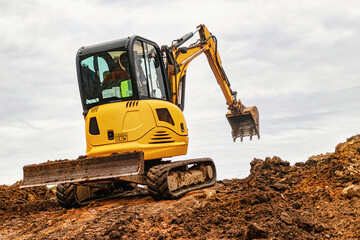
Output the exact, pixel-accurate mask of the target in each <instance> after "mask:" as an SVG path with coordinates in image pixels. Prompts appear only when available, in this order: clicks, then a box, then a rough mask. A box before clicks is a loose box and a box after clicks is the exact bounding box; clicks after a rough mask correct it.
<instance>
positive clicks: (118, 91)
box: [22, 25, 260, 208]
mask: <svg viewBox="0 0 360 240" xmlns="http://www.w3.org/2000/svg"><path fill="white" fill-rule="evenodd" d="M197 32H198V34H199V38H198V40H197V41H196V42H194V43H192V44H190V45H189V46H188V47H181V45H182V44H184V43H185V42H186V41H188V40H189V39H190V38H192V37H193V36H194V34H196V33H197ZM202 53H205V55H206V57H207V60H208V62H209V64H210V67H211V69H212V71H213V73H214V75H215V78H216V80H217V83H218V84H219V86H220V88H221V91H222V93H223V95H224V96H225V99H226V104H227V105H228V112H227V113H226V117H227V119H228V121H229V123H230V126H231V128H232V138H233V141H235V140H236V139H237V138H240V139H241V141H242V140H243V138H244V137H247V136H249V137H250V140H251V139H252V137H253V136H257V137H258V138H260V135H259V114H258V110H257V108H256V106H253V107H245V106H244V105H243V104H242V102H241V101H240V100H239V99H237V98H236V95H237V93H236V92H235V91H233V90H232V89H231V87H230V82H229V80H228V78H227V76H226V74H225V72H224V69H223V67H222V63H221V59H220V56H219V53H218V45H217V39H216V37H215V36H214V35H212V34H211V33H210V32H209V30H208V29H207V28H206V27H205V25H199V26H198V27H197V29H196V31H195V32H190V33H188V34H186V35H184V36H183V37H181V38H179V39H176V40H174V41H173V42H172V43H171V45H170V46H168V45H165V46H162V47H161V48H159V46H158V45H157V44H156V43H154V42H152V41H150V40H148V39H145V38H142V37H140V36H132V37H128V38H123V39H119V40H116V41H111V42H106V43H102V44H97V45H92V46H87V47H82V48H80V49H79V50H78V52H77V55H76V68H77V78H78V84H79V90H80V96H81V101H82V107H83V116H84V119H85V133H86V145H87V146H86V155H85V156H80V157H79V158H78V159H74V160H56V161H48V162H45V163H40V164H32V165H27V166H24V167H23V175H24V177H23V182H22V187H32V186H39V185H57V188H56V195H57V199H58V202H59V204H60V205H61V206H63V207H65V208H72V207H76V206H81V205H86V204H88V203H89V202H91V201H94V200H99V199H106V198H110V197H116V196H126V194H129V193H131V192H133V191H135V190H136V189H137V188H138V186H142V187H143V189H145V190H147V191H148V193H149V194H150V195H151V196H152V197H153V198H155V199H157V200H159V199H176V198H180V197H181V196H183V195H184V194H186V193H187V192H189V191H192V190H196V189H200V188H205V187H209V186H212V185H214V184H215V181H216V169H215V164H214V162H213V160H212V159H210V158H199V159H189V160H182V161H173V162H172V161H169V160H166V161H165V160H163V159H164V158H169V157H174V156H178V155H185V154H186V153H187V148H188V130H187V126H186V122H185V118H184V115H183V113H182V111H183V110H184V103H185V79H186V71H187V68H188V66H189V64H190V62H191V61H192V60H193V59H195V58H196V57H197V56H199V55H201V54H202Z"/></svg>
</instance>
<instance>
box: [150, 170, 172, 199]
mask: <svg viewBox="0 0 360 240" xmlns="http://www.w3.org/2000/svg"><path fill="white" fill-rule="evenodd" d="M169 165H170V164H162V165H158V166H155V167H152V168H150V169H149V172H148V174H147V176H148V178H147V185H148V191H149V194H150V195H151V196H152V197H153V198H154V199H155V200H161V199H171V194H170V196H169V194H167V192H168V191H166V190H167V174H168V168H169Z"/></svg>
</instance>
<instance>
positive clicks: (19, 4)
mask: <svg viewBox="0 0 360 240" xmlns="http://www.w3.org/2000/svg"><path fill="white" fill-rule="evenodd" d="M359 22H360V2H358V1H350V0H349V1H342V2H341V3H340V2H338V1H325V0H322V1H315V2H314V1H301V2H293V1H292V2H291V1H287V0H280V1H265V0H258V1H216V0H213V1H188V0H186V1H161V0H157V1H140V0H139V1H110V0H109V1H99V0H93V1H86V0H80V1H70V0H66V1H60V2H56V3H54V2H51V1H45V0H42V1H2V2H0V29H1V31H0V56H1V57H0V69H1V71H0V132H1V137H0V145H1V146H2V147H1V150H0V166H1V169H3V170H0V183H6V184H10V183H13V182H15V181H16V180H19V179H20V178H21V169H22V166H23V165H25V164H30V163H33V162H41V161H46V160H48V159H58V158H64V157H66V158H71V157H77V156H78V155H81V154H84V153H85V139H84V133H83V119H82V115H81V112H82V110H81V103H80V98H79V96H78V89H77V80H76V71H75V54H76V51H77V50H78V49H79V48H80V47H81V46H82V45H91V44H94V43H99V42H103V41H108V40H113V39H117V38H122V37H126V36H130V35H133V34H138V35H141V36H143V37H147V38H150V39H152V40H153V41H155V42H157V43H158V44H159V45H163V44H170V42H171V41H172V40H173V39H176V38H178V37H180V36H182V35H184V34H185V33H188V32H190V31H194V30H195V27H196V26H197V25H198V24H201V23H204V24H206V25H207V27H208V28H209V29H210V31H211V32H212V33H213V34H214V35H215V36H216V37H217V39H218V43H219V51H220V55H221V58H222V62H223V65H224V69H225V71H226V73H227V75H228V77H229V80H230V81H231V84H232V88H233V90H236V91H237V92H238V97H239V98H241V99H242V101H243V103H244V104H245V105H247V106H251V105H257V107H258V108H259V111H260V129H261V135H262V138H261V140H260V141H258V140H256V139H255V140H253V141H252V142H249V141H248V140H246V141H244V142H243V143H238V142H237V143H232V139H231V134H230V126H229V125H228V123H227V120H226V118H225V116H224V115H225V113H226V111H227V109H226V104H225V99H224V98H223V96H222V94H221V91H220V88H219V87H218V85H217V83H216V80H215V78H214V77H213V75H212V72H211V70H210V68H209V66H208V64H207V62H206V58H205V57H204V56H201V57H199V58H198V59H196V60H194V62H193V63H192V64H191V65H190V66H189V69H188V76H187V92H186V109H185V116H186V120H187V124H188V127H189V130H190V146H189V156H188V157H204V156H210V157H213V158H214V160H215V161H216V164H217V165H218V172H219V177H220V178H232V177H237V176H239V175H240V176H241V177H245V176H246V174H247V173H248V170H249V162H250V161H251V160H252V158H253V157H266V156H272V155H280V156H281V157H283V158H284V159H286V160H290V161H292V162H294V161H304V160H306V157H308V156H310V155H312V154H316V153H321V152H326V151H332V150H333V149H334V147H335V145H336V144H337V143H338V142H340V141H344V140H345V139H346V138H347V137H350V136H351V135H352V134H356V133H359V130H358V129H359V128H358V122H359V120H360V110H358V109H360V101H359V100H360V99H359V91H360V84H359V76H360V70H359V68H358V62H360V54H359V53H360V50H359V49H360V25H359V24H358V23H359ZM182 158H186V157H182Z"/></svg>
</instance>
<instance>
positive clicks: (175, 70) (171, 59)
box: [162, 25, 260, 141]
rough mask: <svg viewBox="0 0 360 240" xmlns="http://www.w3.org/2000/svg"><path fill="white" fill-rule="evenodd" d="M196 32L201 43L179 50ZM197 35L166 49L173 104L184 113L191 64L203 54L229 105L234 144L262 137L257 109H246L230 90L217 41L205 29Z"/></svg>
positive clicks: (202, 26) (164, 49) (164, 48)
mask: <svg viewBox="0 0 360 240" xmlns="http://www.w3.org/2000/svg"><path fill="white" fill-rule="evenodd" d="M196 32H199V37H200V38H199V39H198V40H197V41H196V42H195V43H193V44H191V45H190V46H189V47H180V46H181V45H182V44H183V43H184V42H186V41H187V40H189V39H190V38H191V37H192V36H193V35H194V34H195V33H196ZM196 32H195V33H193V32H190V33H188V34H186V35H185V36H183V37H181V38H179V39H177V40H174V41H173V43H172V45H171V46H170V47H167V46H163V48H162V49H163V51H164V52H165V53H166V65H167V69H168V76H169V79H170V83H171V91H172V92H171V94H172V98H171V99H172V102H173V103H174V104H176V105H178V106H179V107H180V108H181V109H184V96H185V95H184V94H185V76H186V70H187V67H188V66H189V63H190V62H191V61H192V60H193V59H195V58H196V57H197V56H199V55H200V54H202V53H205V55H206V57H207V59H208V62H209V65H210V67H211V69H212V71H213V73H214V75H215V77H216V80H217V82H218V84H219V86H220V88H221V91H222V93H223V95H224V97H225V99H226V104H227V105H228V110H229V111H228V113H226V117H227V119H228V121H229V123H230V125H231V127H232V136H233V140H234V141H235V140H236V138H237V137H240V139H241V141H242V140H243V137H246V136H250V140H251V139H252V136H253V135H257V136H258V138H260V134H259V113H258V110H257V108H256V106H253V107H245V106H244V105H243V104H242V103H241V100H240V99H239V100H237V99H236V94H237V92H236V91H233V90H232V89H231V87H230V82H229V80H228V78H227V76H226V74H225V71H224V69H223V67H222V63H221V59H220V56H219V53H218V49H217V40H216V37H215V36H214V35H212V34H211V33H210V32H209V30H208V29H207V28H206V27H205V25H199V26H198V27H197V31H196Z"/></svg>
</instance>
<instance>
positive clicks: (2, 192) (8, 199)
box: [0, 181, 57, 218]
mask: <svg viewBox="0 0 360 240" xmlns="http://www.w3.org/2000/svg"><path fill="white" fill-rule="evenodd" d="M20 185H21V181H18V182H16V183H15V184H13V185H11V186H7V185H0V214H2V215H3V218H4V216H6V215H9V214H11V213H12V212H18V213H22V212H26V213H30V212H36V211H44V210H48V209H49V208H50V209H51V208H52V207H54V206H55V205H56V202H55V201H54V196H55V195H54V193H53V192H52V191H50V190H48V188H46V187H33V188H23V189H21V188H20ZM56 207H57V206H56Z"/></svg>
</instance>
